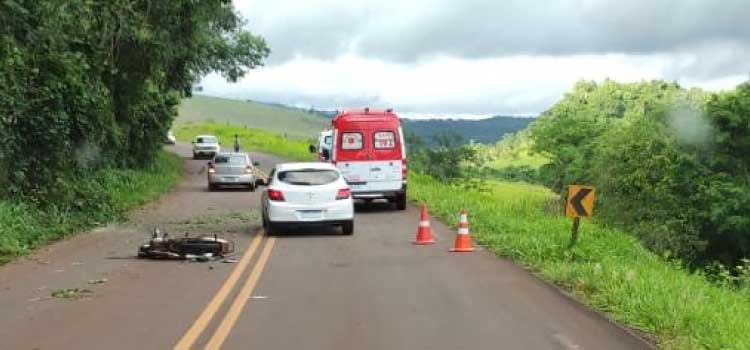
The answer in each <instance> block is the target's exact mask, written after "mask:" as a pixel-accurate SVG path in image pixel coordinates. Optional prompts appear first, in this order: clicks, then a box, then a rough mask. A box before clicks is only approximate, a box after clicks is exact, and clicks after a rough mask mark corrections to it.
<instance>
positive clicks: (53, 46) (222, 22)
mask: <svg viewBox="0 0 750 350" xmlns="http://www.w3.org/2000/svg"><path fill="white" fill-rule="evenodd" d="M244 28H245V20H244V19H243V18H242V17H241V16H240V15H239V13H238V12H237V11H235V9H234V7H233V6H232V5H231V4H230V3H229V2H227V1H209V0H190V1H187V0H175V1H146V2H144V1H136V0H123V1H89V0H69V1H2V2H0V62H2V69H0V257H1V258H0V259H2V260H7V259H8V257H11V256H15V255H17V254H21V253H24V252H27V251H28V250H29V249H32V248H33V247H35V246H38V245H40V244H42V243H44V242H46V241H49V240H52V239H56V238H58V237H61V236H64V235H67V234H69V233H73V232H76V231H78V230H80V229H82V228H85V227H89V226H91V225H93V224H95V223H101V222H106V221H108V220H110V219H113V218H116V217H120V216H122V215H124V211H125V209H126V208H131V207H133V206H134V205H137V204H139V203H142V202H143V201H144V200H146V199H151V198H154V197H155V195H156V194H158V193H161V192H164V191H165V190H166V189H167V188H168V187H169V186H171V185H172V184H174V183H175V181H176V179H175V176H176V175H175V176H172V174H177V173H179V171H180V168H181V167H180V164H179V162H178V161H177V160H176V159H175V158H173V157H171V156H167V155H164V154H163V153H161V149H162V144H163V142H164V140H165V138H166V135H167V130H169V128H170V127H171V124H172V121H173V119H174V118H175V116H176V114H177V109H176V106H177V105H178V103H179V101H180V98H182V97H184V96H189V95H191V91H192V90H191V89H192V86H193V84H194V83H195V82H197V81H198V80H199V79H200V78H201V77H202V76H204V75H205V74H208V73H209V72H218V73H220V74H222V75H223V76H224V77H225V78H226V79H227V80H229V81H236V80H237V79H239V78H240V77H242V76H243V75H244V74H245V72H246V71H247V70H249V69H253V68H255V67H257V66H259V65H261V64H262V60H263V59H264V58H265V57H266V56H267V55H268V54H269V49H268V47H267V46H266V43H265V41H264V40H263V39H262V38H261V37H258V36H255V35H253V34H251V33H250V32H248V31H247V30H245V29H244ZM167 167H171V168H169V169H168V168H167ZM102 169H104V170H102Z"/></svg>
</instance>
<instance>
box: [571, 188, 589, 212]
mask: <svg viewBox="0 0 750 350" xmlns="http://www.w3.org/2000/svg"><path fill="white" fill-rule="evenodd" d="M589 193H591V189H590V188H582V189H580V190H579V191H578V193H576V195H575V196H573V198H572V199H571V200H570V204H571V205H573V209H575V210H576V213H578V216H589V213H588V212H586V208H584V207H583V204H581V201H582V200H583V199H584V198H586V196H588V195H589Z"/></svg>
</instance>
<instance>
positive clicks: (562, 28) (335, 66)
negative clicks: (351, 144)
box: [202, 0, 750, 117]
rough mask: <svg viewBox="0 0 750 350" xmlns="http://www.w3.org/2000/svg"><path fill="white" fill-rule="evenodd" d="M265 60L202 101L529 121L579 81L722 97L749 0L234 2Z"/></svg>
mask: <svg viewBox="0 0 750 350" xmlns="http://www.w3.org/2000/svg"><path fill="white" fill-rule="evenodd" d="M234 3H235V6H236V7H237V8H238V9H239V10H240V11H241V12H242V13H243V15H244V16H245V17H246V18H247V19H248V26H249V29H250V30H252V31H253V32H254V33H256V34H259V35H261V36H263V37H264V38H265V39H266V40H267V41H268V43H269V45H270V47H271V50H272V51H273V52H272V54H271V56H270V57H269V58H268V60H267V62H266V65H265V67H263V68H261V69H258V70H255V71H252V72H250V74H248V76H247V77H246V78H245V79H243V80H242V81H240V82H239V83H236V84H228V83H226V82H224V81H223V80H222V79H221V78H220V77H217V76H209V77H206V78H205V79H204V81H203V82H202V85H203V87H204V89H205V90H204V92H205V93H207V94H211V95H219V96H226V97H235V98H243V99H254V100H260V101H268V102H279V103H284V104H288V105H297V106H313V107H315V108H318V109H336V108H342V107H352V106H364V105H369V106H387V107H394V108H396V110H397V111H400V112H402V113H405V114H408V115H412V116H424V115H438V116H440V115H462V116H466V117H472V116H474V117H477V116H484V115H496V114H503V115H535V114H537V113H539V112H541V111H543V110H545V109H546V108H548V107H549V106H550V105H551V104H552V103H554V102H555V101H556V100H557V99H559V98H560V97H561V96H562V94H564V92H565V91H566V90H568V89H569V88H570V87H571V86H572V84H573V83H574V82H575V81H577V80H579V79H595V80H602V79H605V78H611V79H615V80H618V81H638V80H643V79H667V80H676V81H678V82H680V83H681V84H683V85H686V86H698V87H703V88H706V89H711V90H720V89H728V88H732V87H734V86H735V85H736V84H738V83H740V82H742V81H745V80H747V79H748V74H749V73H750V24H748V23H750V0H723V1H713V0H629V1H622V0H557V1H553V0H549V1H547V0H537V1H531V0H484V1H482V0H430V1H427V0H408V1H404V0H378V1H356V0H355V1H352V0H348V1H335V0H315V1H313V0H235V1H234Z"/></svg>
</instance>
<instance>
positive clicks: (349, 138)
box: [341, 132, 362, 150]
mask: <svg viewBox="0 0 750 350" xmlns="http://www.w3.org/2000/svg"><path fill="white" fill-rule="evenodd" d="M341 149H346V150H352V149H362V134H361V133H358V132H345V133H343V134H341Z"/></svg>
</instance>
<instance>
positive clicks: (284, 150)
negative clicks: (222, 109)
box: [174, 123, 315, 161]
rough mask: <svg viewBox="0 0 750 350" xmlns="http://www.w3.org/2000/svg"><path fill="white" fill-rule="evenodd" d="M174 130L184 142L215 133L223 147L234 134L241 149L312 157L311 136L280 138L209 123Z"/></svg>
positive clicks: (230, 142)
mask: <svg viewBox="0 0 750 350" xmlns="http://www.w3.org/2000/svg"><path fill="white" fill-rule="evenodd" d="M174 132H175V136H176V137H177V139H178V140H180V141H184V142H190V140H192V139H193V138H194V137H195V136H197V135H206V134H208V135H215V136H216V137H218V138H219V141H221V143H222V145H223V146H222V147H224V148H229V147H232V145H233V142H234V135H237V136H238V137H239V141H240V145H241V147H242V149H243V150H251V151H259V152H265V153H272V154H276V155H278V156H282V157H284V158H286V159H293V160H310V161H311V160H314V159H315V156H314V155H313V154H311V153H310V150H309V146H310V143H312V142H313V141H314V140H313V139H312V138H302V137H291V136H287V137H284V136H281V135H279V134H275V133H273V132H269V131H265V130H260V129H249V128H248V129H246V128H244V127H241V128H238V127H235V126H226V125H221V124H209V123H200V124H188V125H181V126H177V127H175V129H174Z"/></svg>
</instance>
